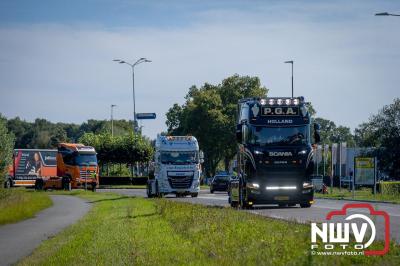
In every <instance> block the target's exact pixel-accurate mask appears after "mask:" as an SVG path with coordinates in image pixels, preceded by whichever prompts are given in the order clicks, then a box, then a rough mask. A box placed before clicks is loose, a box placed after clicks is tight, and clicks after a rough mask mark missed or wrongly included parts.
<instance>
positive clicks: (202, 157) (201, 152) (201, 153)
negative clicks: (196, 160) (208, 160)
mask: <svg viewBox="0 0 400 266" xmlns="http://www.w3.org/2000/svg"><path fill="white" fill-rule="evenodd" d="M200 163H204V152H203V151H200Z"/></svg>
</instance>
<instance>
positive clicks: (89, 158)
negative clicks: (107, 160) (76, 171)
mask: <svg viewBox="0 0 400 266" xmlns="http://www.w3.org/2000/svg"><path fill="white" fill-rule="evenodd" d="M75 164H76V165H97V156H96V154H82V153H80V154H79V155H77V156H76V157H75Z"/></svg>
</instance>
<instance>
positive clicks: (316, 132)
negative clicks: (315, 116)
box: [314, 123, 321, 143]
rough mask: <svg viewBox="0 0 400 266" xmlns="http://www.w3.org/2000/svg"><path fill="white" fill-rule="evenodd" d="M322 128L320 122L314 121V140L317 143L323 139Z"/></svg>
mask: <svg viewBox="0 0 400 266" xmlns="http://www.w3.org/2000/svg"><path fill="white" fill-rule="evenodd" d="M320 129H321V126H320V125H319V124H318V123H314V140H315V143H319V142H320V141H321V135H320Z"/></svg>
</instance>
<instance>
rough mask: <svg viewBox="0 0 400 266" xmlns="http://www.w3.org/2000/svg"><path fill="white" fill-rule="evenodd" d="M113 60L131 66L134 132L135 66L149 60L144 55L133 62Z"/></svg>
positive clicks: (135, 128) (134, 128) (135, 122)
mask: <svg viewBox="0 0 400 266" xmlns="http://www.w3.org/2000/svg"><path fill="white" fill-rule="evenodd" d="M113 61H114V62H118V63H120V64H127V65H129V66H130V67H131V69H132V93H133V98H132V99H133V132H134V133H136V131H137V121H136V104H135V66H137V65H139V64H141V63H150V62H151V60H148V59H147V58H145V57H142V58H139V59H138V60H136V62H135V63H133V64H131V63H128V62H126V61H124V60H121V59H114V60H113Z"/></svg>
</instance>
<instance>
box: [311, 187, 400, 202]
mask: <svg viewBox="0 0 400 266" xmlns="http://www.w3.org/2000/svg"><path fill="white" fill-rule="evenodd" d="M315 195H316V197H317V198H329V199H353V192H351V191H349V190H348V189H347V188H342V189H341V190H339V188H333V193H331V189H330V188H328V194H321V193H315ZM354 199H357V200H375V201H387V202H392V203H398V204H400V194H398V195H385V194H380V193H377V194H376V195H374V194H372V190H371V189H370V188H362V189H358V190H356V191H355V197H354Z"/></svg>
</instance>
